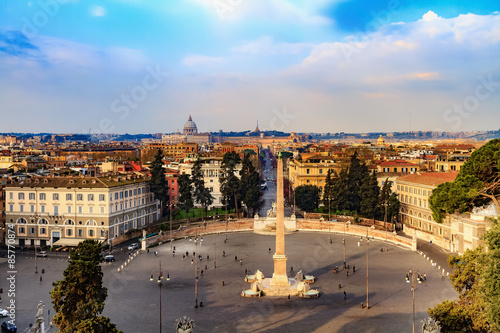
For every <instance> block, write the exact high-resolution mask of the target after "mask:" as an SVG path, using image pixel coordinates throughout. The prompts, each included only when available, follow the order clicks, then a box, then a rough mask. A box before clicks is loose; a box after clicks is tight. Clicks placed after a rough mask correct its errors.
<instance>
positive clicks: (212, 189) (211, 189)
mask: <svg viewBox="0 0 500 333" xmlns="http://www.w3.org/2000/svg"><path fill="white" fill-rule="evenodd" d="M172 190H173V189H172ZM213 191H214V188H213V187H210V192H213ZM172 192H173V191H172Z"/></svg>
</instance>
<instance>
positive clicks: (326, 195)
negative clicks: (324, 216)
mask: <svg viewBox="0 0 500 333" xmlns="http://www.w3.org/2000/svg"><path fill="white" fill-rule="evenodd" d="M336 178H337V175H336V174H335V170H333V169H328V172H327V173H326V178H325V187H324V188H323V205H325V206H327V207H328V220H330V219H331V216H330V215H331V209H332V199H333V198H334V192H333V191H334V186H335V180H336Z"/></svg>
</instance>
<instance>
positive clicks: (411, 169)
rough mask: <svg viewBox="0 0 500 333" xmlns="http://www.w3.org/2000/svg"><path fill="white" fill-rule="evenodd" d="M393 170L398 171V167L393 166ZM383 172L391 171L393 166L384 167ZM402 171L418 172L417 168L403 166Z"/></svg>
mask: <svg viewBox="0 0 500 333" xmlns="http://www.w3.org/2000/svg"><path fill="white" fill-rule="evenodd" d="M392 170H393V172H398V168H392ZM382 171H383V172H391V168H382ZM401 172H417V168H401Z"/></svg>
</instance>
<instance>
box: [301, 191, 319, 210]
mask: <svg viewBox="0 0 500 333" xmlns="http://www.w3.org/2000/svg"><path fill="white" fill-rule="evenodd" d="M295 204H296V205H297V207H299V208H300V209H302V210H304V211H306V212H307V211H309V212H310V211H313V210H315V209H316V208H318V205H319V188H318V187H317V186H314V185H300V186H298V187H297V188H296V189H295Z"/></svg>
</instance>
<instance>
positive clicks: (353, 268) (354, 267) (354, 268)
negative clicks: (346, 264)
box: [352, 265, 356, 273]
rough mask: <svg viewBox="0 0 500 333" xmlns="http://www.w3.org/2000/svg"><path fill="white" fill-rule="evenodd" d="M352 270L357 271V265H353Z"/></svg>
mask: <svg viewBox="0 0 500 333" xmlns="http://www.w3.org/2000/svg"><path fill="white" fill-rule="evenodd" d="M352 272H353V273H355V272H356V266H354V265H352Z"/></svg>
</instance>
